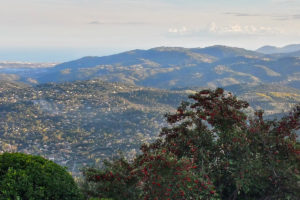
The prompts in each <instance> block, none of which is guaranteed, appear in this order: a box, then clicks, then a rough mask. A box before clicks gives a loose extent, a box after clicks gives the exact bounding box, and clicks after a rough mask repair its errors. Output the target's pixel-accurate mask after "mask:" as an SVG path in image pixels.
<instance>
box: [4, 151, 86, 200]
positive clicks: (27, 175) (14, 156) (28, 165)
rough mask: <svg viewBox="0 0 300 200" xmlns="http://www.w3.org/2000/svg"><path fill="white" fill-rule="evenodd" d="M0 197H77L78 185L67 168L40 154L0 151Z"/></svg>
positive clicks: (69, 199)
mask: <svg viewBox="0 0 300 200" xmlns="http://www.w3.org/2000/svg"><path fill="white" fill-rule="evenodd" d="M0 199H5V200H15V199H22V200H33V199H43V200H48V199H49V200H50V199H51V200H56V199H63V200H77V199H82V198H81V194H80V192H79V189H78V187H77V185H76V184H75V182H74V180H73V178H72V176H71V175H70V174H69V173H68V172H67V171H66V169H65V168H63V167H61V166H59V165H57V164H56V163H54V162H52V161H49V160H46V159H44V158H42V157H40V156H32V155H26V154H22V153H4V154H2V155H0Z"/></svg>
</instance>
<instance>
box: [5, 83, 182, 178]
mask: <svg viewBox="0 0 300 200" xmlns="http://www.w3.org/2000/svg"><path fill="white" fill-rule="evenodd" d="M185 97H186V92H185V91H181V92H177V91H164V90H157V89H150V88H142V87H136V86H130V85H124V84H117V83H105V82H102V81H99V80H97V81H96V80H94V81H78V82H73V83H65V84H45V85H38V86H36V87H30V86H24V85H22V84H20V83H8V82H6V83H1V84H0V152H1V151H19V152H25V153H29V154H35V155H42V156H44V157H46V158H48V159H51V160H53V161H55V162H57V163H59V164H61V165H64V166H68V167H69V170H70V171H72V172H74V173H76V172H77V173H78V168H80V167H81V166H83V165H86V164H89V165H93V164H99V163H100V162H101V160H103V159H106V158H110V157H111V156H113V155H117V154H118V151H123V152H124V153H125V155H126V156H127V158H133V157H134V156H135V154H136V153H137V152H138V151H139V146H140V145H141V143H143V142H150V141H152V140H153V139H154V138H155V137H156V136H157V135H158V132H159V128H160V127H161V126H162V125H163V124H164V120H163V114H164V113H166V112H168V111H172V110H175V108H176V105H178V104H179V102H180V101H181V100H182V99H184V98H185Z"/></svg>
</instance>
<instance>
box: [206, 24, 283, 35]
mask: <svg viewBox="0 0 300 200" xmlns="http://www.w3.org/2000/svg"><path fill="white" fill-rule="evenodd" d="M208 30H209V32H211V33H217V34H226V33H227V34H228V33H231V34H247V35H256V34H258V35H260V34H267V35H268V34H272V35H274V34H283V33H284V31H283V30H281V29H278V28H273V27H268V26H255V25H241V24H231V25H226V26H218V25H217V24H216V23H215V22H212V23H211V24H210V25H209V27H208Z"/></svg>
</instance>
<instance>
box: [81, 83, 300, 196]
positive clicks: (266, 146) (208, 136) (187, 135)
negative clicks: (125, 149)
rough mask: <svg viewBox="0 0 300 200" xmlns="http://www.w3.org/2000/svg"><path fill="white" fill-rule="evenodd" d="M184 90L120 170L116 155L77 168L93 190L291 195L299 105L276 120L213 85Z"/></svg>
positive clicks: (296, 179) (296, 177)
mask: <svg viewBox="0 0 300 200" xmlns="http://www.w3.org/2000/svg"><path fill="white" fill-rule="evenodd" d="M189 98H190V101H189V102H183V103H182V104H181V105H180V106H179V107H178V109H177V112H176V113H175V114H168V115H166V117H167V121H168V122H169V124H170V126H169V127H166V128H163V129H162V131H161V134H160V135H161V139H158V140H157V141H155V142H154V143H152V144H150V145H143V146H142V147H141V150H142V154H141V155H139V156H138V157H137V158H136V159H135V160H134V161H133V162H132V163H127V162H126V166H127V167H126V169H127V171H126V173H124V174H123V175H122V176H120V175H119V174H118V171H119V170H124V167H123V165H117V163H118V162H120V160H119V161H115V162H113V163H110V164H109V165H107V167H106V168H103V169H101V170H94V169H89V170H86V171H85V172H84V177H85V181H86V182H87V183H93V184H94V185H97V186H98V187H97V188H98V190H96V191H95V193H94V195H95V196H97V195H98V197H112V198H115V199H122V196H123V195H124V194H125V193H124V192H125V191H126V189H124V187H125V188H126V187H127V186H128V187H130V190H131V191H134V193H132V194H130V195H129V196H128V198H127V199H189V198H191V199H297V197H298V195H299V194H300V189H299V188H300V185H299V181H300V176H299V164H300V162H299V159H300V155H299V153H300V150H299V143H298V142H297V134H296V131H297V130H299V129H300V105H297V106H296V107H295V108H294V109H293V110H292V111H291V113H289V114H288V115H287V116H286V117H283V118H282V119H280V120H276V119H275V120H265V119H264V118H263V111H257V112H255V114H254V116H253V117H248V116H247V115H246V114H245V109H246V108H247V107H248V106H249V105H248V103H247V102H245V101H242V100H238V99H237V98H236V97H235V96H233V95H232V94H230V93H225V92H224V90H223V89H220V88H218V89H216V90H203V91H200V92H198V93H196V94H194V95H191V96H190V97H189ZM123 162H125V161H123ZM112 166H114V167H115V166H117V168H114V167H112ZM116 169H118V170H116ZM87 172H92V173H87ZM104 174H106V176H104V177H103V175H104ZM107 174H110V175H109V177H110V178H109V179H107V178H106V177H107ZM119 180H131V181H132V182H131V184H129V185H127V184H123V183H124V182H123V181H119ZM112 183H113V184H112ZM121 184H122V187H120V185H121ZM119 188H122V189H119ZM99 191H102V192H99ZM107 191H113V192H112V193H109V192H107ZM112 194H117V196H113V195H112ZM127 195H128V194H127ZM123 197H124V196H123ZM137 197H138V198H137Z"/></svg>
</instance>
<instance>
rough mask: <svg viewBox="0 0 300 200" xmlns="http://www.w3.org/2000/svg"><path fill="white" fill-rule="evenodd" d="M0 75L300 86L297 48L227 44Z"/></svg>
mask: <svg viewBox="0 0 300 200" xmlns="http://www.w3.org/2000/svg"><path fill="white" fill-rule="evenodd" d="M294 46H297V45H291V48H292V47H294ZM291 48H290V49H291ZM287 49H289V48H288V47H287ZM294 49H296V48H294ZM5 70H6V71H5ZM10 70H11V69H10ZM1 76H2V79H4V78H6V79H7V78H8V77H10V76H13V77H11V78H10V80H19V81H23V82H26V83H30V84H37V83H48V82H68V81H75V80H90V79H98V78H100V79H102V80H103V81H108V82H123V83H128V84H135V85H139V86H146V87H155V88H162V89H172V88H181V87H194V86H203V87H225V86H230V85H235V84H251V85H256V84H264V83H267V84H272V83H280V84H282V85H285V86H288V87H294V88H297V89H300V52H298V51H295V52H289V53H276V54H264V53H260V52H259V51H250V50H246V49H242V48H235V47H227V46H211V47H206V48H181V47H158V48H153V49H149V50H132V51H127V52H124V53H120V54H116V55H111V56H103V57H83V58H80V59H78V60H74V61H70V62H65V63H61V64H58V65H56V66H54V67H49V68H42V69H41V68H38V69H37V68H33V69H28V68H27V69H19V70H16V69H14V71H9V70H8V69H0V78H1Z"/></svg>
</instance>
